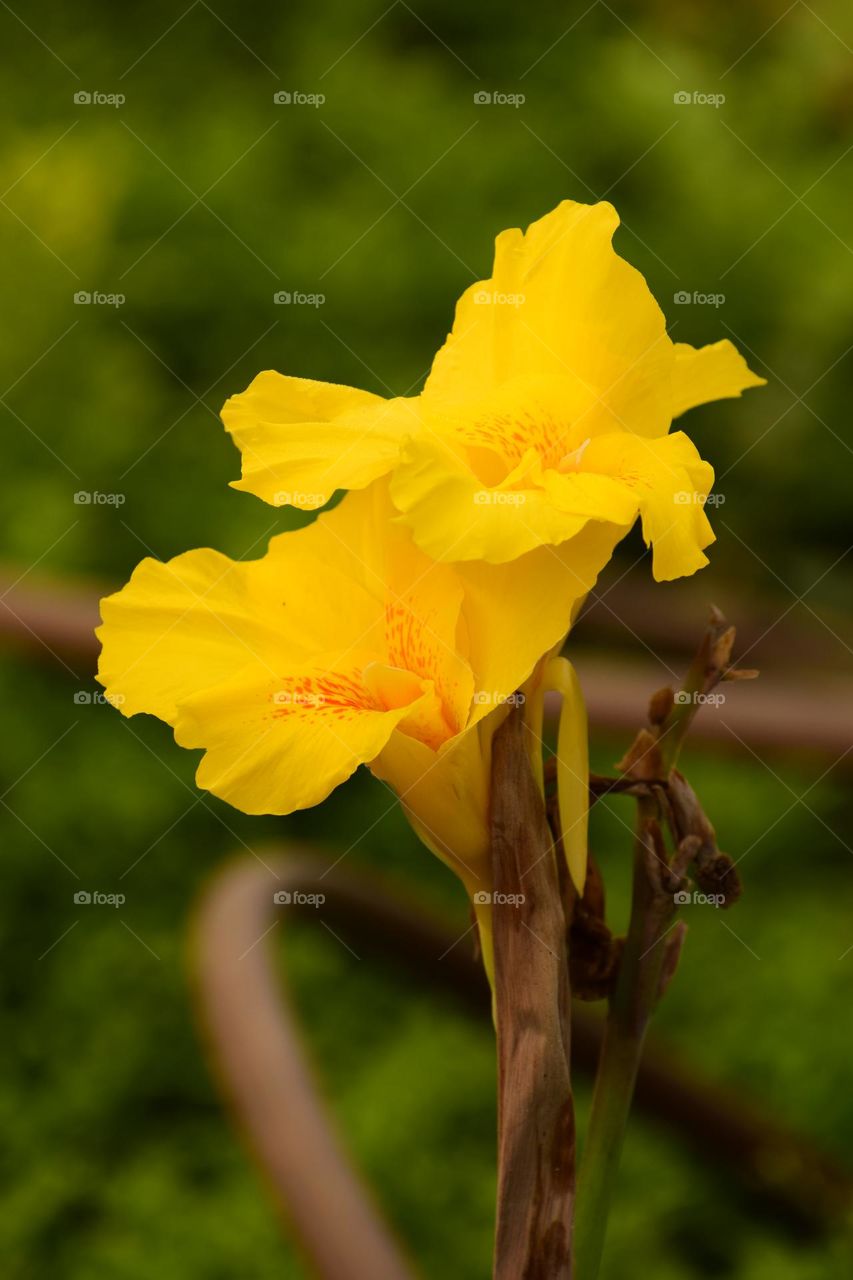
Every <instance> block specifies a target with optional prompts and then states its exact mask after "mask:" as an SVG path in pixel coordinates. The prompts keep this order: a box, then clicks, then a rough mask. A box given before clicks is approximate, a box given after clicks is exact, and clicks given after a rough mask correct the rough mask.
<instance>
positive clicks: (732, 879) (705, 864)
mask: <svg viewBox="0 0 853 1280" xmlns="http://www.w3.org/2000/svg"><path fill="white" fill-rule="evenodd" d="M693 876H694V879H695V880H696V883H697V885H698V886H699V888H700V889H701V890H702V892H703V893H707V894H708V895H709V896H710V895H712V894H717V895H718V896H720V897H721V898H722V902H721V904H720V905H721V906H723V907H730V906H731V905H732V903H734V902H737V900H738V898H739V897H740V895H741V891H742V888H743V886H742V885H741V881H740V876H739V875H738V873H737V868H736V867H735V864H734V860H733V859H732V858H730V857H729V855H728V854H727V853H720V852H719V850H714V852H712V853H710V852H709V853H708V854H705V855H703V854H701V853H700V854H699V856H698V857H697V858H696V860H695V862H694V864H693Z"/></svg>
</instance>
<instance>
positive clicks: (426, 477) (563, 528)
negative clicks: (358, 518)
mask: <svg viewBox="0 0 853 1280" xmlns="http://www.w3.org/2000/svg"><path fill="white" fill-rule="evenodd" d="M532 461H533V457H532V455H531V456H525V458H524V460H523V462H522V464H520V465H521V466H522V467H527V466H528V465H529V464H530V463H531V462H532ZM513 478H514V477H513V475H512V474H511V475H510V477H508V479H507V480H506V481H504V482H503V483H501V484H499V485H497V486H495V487H493V488H488V487H486V486H485V485H484V484H483V483H482V481H481V480H480V479H479V478H478V477H477V476H476V475H475V474H474V472H473V471H472V470H471V469H470V467H469V466H468V465H467V463H466V462H464V461H463V460H462V459H461V458H460V457H459V456H458V454H457V453H456V451H455V450H454V448H453V447H452V446H451V445H450V444H448V443H447V442H446V441H444V440H442V439H439V438H438V437H436V436H432V435H431V436H421V437H420V438H418V439H415V440H410V441H408V442H407V444H406V445H405V446H404V449H403V453H402V464H401V466H400V467H399V468H398V470H397V471H395V472H394V474H393V475H392V477H391V494H392V497H393V499H394V503H395V506H396V507H397V509H398V510H399V511H400V512H401V513H402V515H403V516H404V517H405V519H406V521H407V523H408V524H410V525H411V528H412V532H413V535H414V538H415V541H416V542H417V544H418V546H419V547H421V548H422V549H423V550H424V551H425V552H427V554H428V555H430V556H434V557H435V558H436V559H441V560H451V561H462V560H466V561H470V560H486V561H489V562H490V563H493V564H500V563H502V562H504V561H507V560H514V559H516V558H517V557H518V556H521V555H524V554H525V552H527V551H531V550H532V549H533V548H534V547H540V546H542V544H543V543H557V542H563V541H565V540H566V539H567V538H571V537H572V536H573V535H574V534H576V533H578V532H579V531H580V529H581V528H582V527H583V524H584V518H583V517H576V516H572V515H569V514H567V513H566V512H564V511H560V510H558V509H557V508H556V507H554V505H553V504H552V503H551V502H550V501H549V500H548V497H547V495H546V494H545V492H544V491H543V490H542V489H541V488H536V487H533V486H532V485H531V486H529V487H526V488H514V487H512V482H513Z"/></svg>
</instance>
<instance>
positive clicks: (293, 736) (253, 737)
mask: <svg viewBox="0 0 853 1280" xmlns="http://www.w3.org/2000/svg"><path fill="white" fill-rule="evenodd" d="M368 661H370V655H367V654H365V655H359V654H353V653H349V654H347V653H345V654H333V655H318V658H317V660H316V663H315V665H313V666H312V667H310V668H307V669H305V670H303V671H300V672H298V673H296V674H294V673H292V672H288V673H284V674H282V675H275V674H271V673H270V672H269V671H268V670H267V669H266V667H261V666H257V665H255V666H252V667H251V668H248V669H244V670H243V671H242V672H240V673H239V674H238V675H235V676H233V677H232V678H231V679H230V680H226V681H224V682H223V683H221V684H218V685H215V686H213V687H212V688H209V689H205V690H204V691H202V692H199V693H197V694H194V695H193V696H192V697H190V698H187V699H185V700H184V701H183V702H181V704H180V706H179V707H178V712H177V719H176V724H175V739H176V741H177V742H178V743H179V744H180V745H181V746H182V747H203V748H204V749H205V754H204V757H203V759H202V761H201V764H200V765H199V768H198V772H197V774H196V781H197V782H198V785H199V786H200V787H203V788H204V789H205V790H207V791H211V792H212V793H213V794H214V795H216V796H219V797H220V799H222V800H226V801H227V802H228V803H229V804H232V805H234V807H235V808H237V809H240V810H242V812H243V813H292V812H294V810H297V809H306V808H309V807H310V806H311V805H315V804H319V802H320V801H321V800H324V799H325V798H326V796H328V795H329V793H330V792H331V791H332V790H333V789H334V788H335V787H337V786H338V785H339V784H340V783H341V782H344V781H345V780H346V779H347V778H348V777H350V775H351V774H352V773H354V772H355V770H356V769H357V768H358V766H359V765H360V764H366V763H367V762H368V761H370V760H372V759H373V758H374V757H375V756H376V755H378V754H379V752H380V751H381V750H382V748H383V747H384V746H385V744H386V743H387V742H388V739H389V738H390V737H391V735H392V733H393V732H394V729H395V727H396V725H397V724H399V723H400V722H401V721H402V720H403V719H404V718H405V717H406V716H407V715H410V714H411V713H412V709H413V707H414V705H416V702H417V700H418V698H420V697H421V696H423V695H422V694H421V691H420V690H419V689H417V690H412V691H411V693H412V695H413V697H414V699H415V702H410V703H404V704H403V705H402V706H399V707H396V708H391V709H387V708H385V707H383V706H381V705H380V703H379V701H378V699H377V698H375V697H374V696H373V695H372V694H371V693H370V691H369V690H367V689H366V688H365V686H364V683H363V681H362V671H363V667H364V665H365V664H366V663H367V662H368Z"/></svg>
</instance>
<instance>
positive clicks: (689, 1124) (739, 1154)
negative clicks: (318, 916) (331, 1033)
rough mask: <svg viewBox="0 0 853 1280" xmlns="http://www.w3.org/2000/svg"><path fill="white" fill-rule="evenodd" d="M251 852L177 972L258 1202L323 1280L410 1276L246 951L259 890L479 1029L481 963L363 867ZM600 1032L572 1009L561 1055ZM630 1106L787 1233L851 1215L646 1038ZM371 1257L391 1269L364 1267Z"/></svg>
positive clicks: (837, 1171) (816, 1167)
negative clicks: (403, 973) (280, 894)
mask: <svg viewBox="0 0 853 1280" xmlns="http://www.w3.org/2000/svg"><path fill="white" fill-rule="evenodd" d="M261 852H262V856H263V859H264V864H265V865H266V866H268V867H269V868H271V872H272V874H270V872H268V871H267V870H265V868H264V866H263V865H261V864H260V863H259V862H257V861H255V860H254V859H246V860H245V861H244V862H242V863H241V862H235V863H232V864H229V865H227V866H226V868H225V869H224V870H223V871H221V872H219V873H218V874H217V875H216V877H215V878H214V879H213V881H212V882H211V883H210V885H209V886H208V888H207V890H206V892H205V894H204V898H203V900H202V902H201V904H200V906H199V909H198V911H197V915H196V920H195V927H194V931H193V951H192V962H193V970H194V975H195V979H196V989H197V995H198V1005H199V1011H200V1017H201V1021H202V1023H203V1026H204V1031H205V1035H206V1038H207V1041H208V1043H209V1045H210V1049H211V1058H212V1061H213V1064H214V1067H215V1070H216V1073H217V1075H218V1077H219V1078H220V1081H221V1084H222V1087H223V1090H224V1092H225V1094H226V1096H227V1097H228V1099H229V1101H230V1102H231V1105H232V1108H233V1111H234V1113H235V1117H236V1120H237V1123H238V1124H239V1126H240V1128H241V1129H242V1131H243V1133H244V1136H245V1138H246V1141H247V1144H248V1146H249V1149H250V1151H251V1152H252V1154H253V1155H254V1157H255V1158H256V1159H257V1161H258V1163H259V1164H260V1166H261V1168H262V1169H263V1171H264V1173H265V1175H266V1180H267V1183H268V1185H269V1187H270V1191H271V1194H272V1197H273V1199H274V1200H275V1202H276V1203H277V1204H278V1206H279V1208H280V1210H281V1211H282V1213H283V1214H284V1215H286V1216H287V1217H288V1218H289V1219H290V1220H291V1221H292V1223H293V1226H294V1230H295V1232H296V1234H297V1235H298V1237H299V1238H300V1239H301V1241H302V1243H303V1246H304V1248H305V1250H306V1252H307V1254H308V1256H309V1257H310V1259H311V1260H312V1262H313V1263H314V1266H315V1267H316V1269H317V1271H318V1274H319V1275H320V1276H321V1277H323V1280H372V1277H374V1276H377V1277H378V1276H382V1275H388V1276H389V1277H394V1278H399V1280H402V1278H403V1277H408V1276H409V1275H410V1273H409V1272H408V1271H407V1270H406V1264H405V1263H404V1262H403V1261H402V1258H401V1256H400V1254H399V1252H398V1251H397V1250H396V1249H395V1248H394V1246H393V1244H392V1243H391V1242H390V1240H388V1238H387V1237H386V1236H385V1233H384V1231H383V1228H382V1225H381V1222H380V1219H379V1217H378V1214H377V1211H376V1209H375V1207H374V1205H373V1204H372V1202H371V1200H370V1198H369V1197H368V1195H367V1193H366V1192H365V1191H364V1189H363V1187H362V1184H361V1183H360V1181H359V1179H358V1178H357V1176H356V1174H355V1173H354V1172H353V1171H352V1168H351V1166H350V1164H349V1161H348V1158H347V1156H346V1155H345V1153H344V1150H343V1148H342V1146H341V1144H340V1142H339V1140H338V1139H337V1138H336V1137H335V1136H334V1134H333V1132H332V1129H331V1125H330V1120H329V1117H328V1114H327V1112H326V1110H325V1108H324V1107H323V1105H322V1103H321V1101H320V1095H319V1091H318V1088H317V1085H316V1083H315V1082H314V1081H313V1080H312V1077H311V1074H310V1071H309V1068H308V1066H307V1065H306V1062H305V1059H304V1055H303V1053H302V1050H301V1048H300V1041H299V1034H298V1028H297V1025H296V1020H295V1018H294V1016H293V1014H292V1012H291V1010H290V1007H289V1004H288V1001H287V995H286V991H285V990H283V989H282V988H281V985H280V983H279V981H278V979H277V976H276V971H275V966H274V964H273V961H272V956H271V952H270V949H269V946H268V942H269V939H264V940H261V941H259V939H261V938H262V935H263V933H264V930H266V929H269V927H270V925H271V924H272V923H273V922H274V920H275V919H276V918H278V917H280V916H281V915H282V912H281V911H279V912H278V917H277V916H276V914H275V911H276V908H275V906H274V904H273V902H272V893H273V889H276V890H285V891H288V890H289V891H290V892H291V893H296V892H297V891H300V892H303V893H318V892H319V893H324V894H325V895H326V901H325V903H324V905H323V908H322V911H323V915H322V918H323V920H324V922H325V923H326V924H327V925H329V926H330V927H331V928H332V929H334V930H335V931H336V932H339V933H340V935H341V937H342V938H343V939H344V941H345V942H346V943H347V944H348V945H350V946H352V947H353V948H354V949H355V950H356V951H357V952H358V954H359V955H360V956H362V957H367V956H372V957H375V958H381V959H384V960H385V961H386V962H387V961H389V960H390V961H391V962H393V963H394V964H395V965H397V966H399V965H400V964H403V965H404V966H406V967H407V968H408V969H409V970H410V971H411V972H412V974H413V976H414V977H416V978H417V979H418V980H420V981H421V982H424V983H426V984H428V985H430V986H432V987H434V988H435V989H436V991H437V992H438V993H440V994H442V995H444V996H445V997H448V996H449V997H450V998H452V999H454V1000H456V1001H459V1002H460V1003H461V1004H462V1005H463V1007H465V1008H467V1009H469V1010H470V1011H471V1013H472V1014H475V1015H477V1016H479V1017H482V1018H484V1019H488V1018H489V1012H490V1010H489V992H488V986H487V984H486V980H485V978H484V976H483V972H482V967H481V966H480V964H479V963H478V962H477V961H476V960H475V959H474V957H473V955H472V952H471V949H470V948H468V947H467V946H466V945H465V943H464V942H460V940H459V934H458V930H457V931H454V930H453V929H451V928H449V927H448V925H447V923H446V922H443V921H442V920H440V919H436V918H433V917H431V916H430V915H429V914H427V913H426V912H425V911H424V910H423V907H422V905H421V904H420V903H418V902H415V901H414V900H413V899H410V898H407V897H405V896H403V895H401V894H400V893H399V891H398V890H397V889H391V888H390V887H388V886H387V885H386V884H385V883H384V882H383V881H382V880H381V879H379V878H378V877H376V876H375V875H373V874H371V873H369V872H368V871H367V870H365V869H364V868H359V872H358V875H357V876H355V875H350V874H347V873H346V872H345V871H343V870H342V869H340V868H338V867H335V868H334V870H330V866H331V865H332V863H333V861H334V859H333V858H332V857H331V856H327V857H325V858H324V857H323V856H322V855H320V854H318V853H317V852H316V851H315V852H311V851H308V850H299V849H289V850H287V849H282V848H278V849H270V850H266V849H265V850H262V851H261ZM313 916H314V913H313V912H312V918H313ZM274 932H275V931H274ZM271 936H272V935H270V937H271ZM457 943H458V945H456V944H457ZM253 944H254V945H253ZM244 952H245V954H244ZM241 956H242V957H243V958H242V960H241V959H240V957H241ZM602 1029H603V1020H602V1019H601V1018H600V1017H599V1016H598V1015H597V1014H595V1013H594V1012H593V1011H592V1010H590V1009H589V1008H588V1007H583V1006H581V1007H577V1006H576V1007H575V1009H574V1010H573V1013H572V1029H571V1040H572V1058H573V1063H574V1065H575V1067H577V1068H579V1069H581V1070H584V1071H585V1072H587V1073H588V1074H590V1073H592V1072H593V1071H594V1070H595V1066H596V1063H597V1061H598V1056H599V1051H600V1048H601V1041H602ZM636 1102H637V1105H638V1106H639V1108H640V1110H641V1111H642V1112H644V1113H645V1114H646V1115H648V1116H649V1117H651V1118H653V1119H654V1120H655V1121H657V1122H658V1123H660V1124H663V1125H665V1126H666V1127H667V1128H668V1129H669V1130H670V1131H671V1132H672V1134H673V1136H674V1137H675V1138H676V1139H677V1140H678V1141H680V1142H683V1143H686V1144H687V1145H688V1146H689V1147H690V1148H691V1149H692V1150H693V1151H694V1152H695V1154H696V1156H697V1157H698V1158H699V1159H701V1160H703V1161H708V1160H713V1161H717V1162H718V1163H719V1164H720V1165H721V1167H722V1168H723V1169H724V1170H725V1172H726V1177H727V1178H733V1179H735V1180H737V1182H738V1183H739V1184H740V1185H741V1186H743V1187H745V1188H746V1189H748V1190H749V1192H750V1193H752V1194H757V1195H758V1196H759V1198H760V1199H762V1200H763V1201H764V1202H766V1203H767V1205H768V1207H770V1208H771V1209H773V1210H775V1212H776V1213H777V1214H778V1215H779V1218H780V1220H782V1221H784V1222H786V1223H791V1222H796V1223H798V1224H800V1226H801V1227H803V1228H805V1229H808V1230H811V1231H815V1230H823V1229H826V1228H828V1227H829V1226H831V1225H832V1224H833V1223H836V1222H839V1221H840V1220H841V1219H842V1218H843V1217H844V1216H845V1215H846V1214H847V1213H849V1211H850V1208H851V1206H853V1180H851V1177H850V1175H849V1174H848V1173H847V1171H846V1170H844V1169H842V1168H840V1167H839V1166H838V1165H837V1164H836V1163H835V1162H834V1161H832V1160H830V1159H829V1158H827V1157H825V1156H824V1155H823V1154H822V1153H821V1152H820V1151H818V1150H817V1149H816V1148H815V1147H814V1145H813V1143H811V1142H809V1141H808V1140H806V1139H803V1138H801V1137H800V1136H798V1135H797V1134H795V1133H792V1132H791V1131H790V1130H788V1129H787V1128H786V1127H785V1126H783V1125H780V1124H778V1123H777V1122H776V1121H774V1120H773V1119H772V1118H771V1117H769V1116H767V1115H766V1114H765V1113H764V1112H763V1111H762V1110H761V1109H760V1108H758V1107H756V1106H755V1105H753V1104H750V1103H748V1102H744V1101H743V1100H742V1099H741V1098H740V1096H739V1095H735V1094H733V1093H732V1092H731V1091H729V1090H727V1089H725V1088H723V1087H721V1086H719V1085H716V1084H714V1083H712V1082H710V1081H707V1080H704V1079H703V1078H702V1077H701V1076H700V1075H699V1074H697V1072H696V1071H695V1069H694V1068H692V1067H691V1066H689V1065H688V1064H687V1063H686V1062H685V1061H684V1060H683V1058H682V1057H681V1056H680V1055H679V1054H678V1052H677V1051H675V1050H674V1049H673V1048H672V1047H671V1046H669V1045H666V1044H664V1043H663V1042H662V1041H661V1040H660V1039H657V1038H655V1037H650V1038H649V1042H648V1043H647V1046H646V1049H645V1052H644V1055H643V1059H642V1062H641V1064H640V1070H639V1074H638V1077H637V1089H636ZM341 1186H343V1188H344V1198H345V1199H346V1201H347V1204H348V1209H347V1213H348V1217H347V1218H346V1220H344V1219H342V1218H340V1217H338V1219H337V1223H338V1224H343V1222H344V1221H346V1222H347V1223H349V1224H350V1229H349V1230H348V1232H347V1231H345V1230H344V1227H343V1225H336V1230H335V1232H334V1233H329V1232H328V1231H327V1230H326V1225H325V1224H327V1223H328V1222H329V1220H330V1214H331V1213H332V1212H334V1211H335V1209H334V1206H335V1205H336V1204H339V1203H340V1193H339V1191H337V1190H336V1188H340V1187H341ZM327 1193H330V1194H331V1195H332V1196H333V1197H334V1198H333V1199H332V1200H331V1201H330V1199H329V1194H327ZM330 1205H331V1206H332V1207H330ZM353 1223H354V1224H355V1226H354V1229H352V1224H353ZM330 1234H334V1235H335V1236H337V1238H338V1244H337V1246H336V1247H335V1256H330V1255H329V1246H330V1244H331V1245H335V1242H334V1241H332V1242H330V1241H329V1240H328V1239H326V1237H327V1236H328V1235H330ZM341 1242H342V1243H343V1245H344V1246H345V1247H343V1248H341ZM374 1247H375V1248H376V1249H377V1250H378V1253H379V1254H380V1255H381V1257H382V1258H383V1259H384V1260H388V1259H389V1258H390V1262H389V1265H391V1266H396V1267H397V1268H398V1269H397V1270H396V1271H393V1270H392V1271H390V1272H382V1271H380V1270H372V1269H371V1268H372V1266H373V1259H374V1252H373V1251H374ZM344 1255H345V1256H344ZM383 1265H384V1263H383ZM333 1267H334V1268H337V1269H336V1270H332V1269H331V1268H333Z"/></svg>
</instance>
